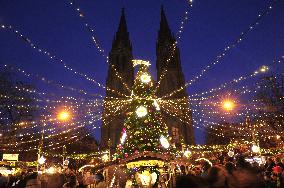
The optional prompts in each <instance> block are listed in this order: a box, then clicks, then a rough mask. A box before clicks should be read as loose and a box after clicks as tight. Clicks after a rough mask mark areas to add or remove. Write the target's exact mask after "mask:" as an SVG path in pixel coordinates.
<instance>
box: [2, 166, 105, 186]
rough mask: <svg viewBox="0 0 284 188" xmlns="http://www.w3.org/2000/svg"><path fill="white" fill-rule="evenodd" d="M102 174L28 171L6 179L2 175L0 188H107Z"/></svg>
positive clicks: (70, 171) (69, 171)
mask: <svg viewBox="0 0 284 188" xmlns="http://www.w3.org/2000/svg"><path fill="white" fill-rule="evenodd" d="M106 187H107V186H106V183H105V181H104V177H103V175H102V174H101V173H97V174H92V173H91V172H90V171H88V172H84V173H83V172H77V173H75V172H74V171H72V170H68V171H64V172H61V173H54V174H40V175H38V173H37V172H33V171H28V172H22V173H21V174H19V175H15V176H13V175H11V174H9V175H8V177H4V176H3V175H2V174H0V188H106Z"/></svg>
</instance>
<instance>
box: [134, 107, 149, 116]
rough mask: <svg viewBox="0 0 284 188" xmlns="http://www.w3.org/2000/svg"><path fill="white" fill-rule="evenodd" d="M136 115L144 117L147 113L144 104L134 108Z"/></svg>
mask: <svg viewBox="0 0 284 188" xmlns="http://www.w3.org/2000/svg"><path fill="white" fill-rule="evenodd" d="M135 112H136V115H137V116H138V117H144V116H146V115H147V113H148V112H147V108H146V107H144V106H139V107H138V108H137V109H136V111H135Z"/></svg>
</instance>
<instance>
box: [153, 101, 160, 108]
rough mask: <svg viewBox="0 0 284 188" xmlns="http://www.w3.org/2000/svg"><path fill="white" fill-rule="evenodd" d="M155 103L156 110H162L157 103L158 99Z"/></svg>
mask: <svg viewBox="0 0 284 188" xmlns="http://www.w3.org/2000/svg"><path fill="white" fill-rule="evenodd" d="M153 101H154V106H155V108H156V110H158V111H159V110H160V106H159V104H158V102H157V100H156V99H154V100H153Z"/></svg>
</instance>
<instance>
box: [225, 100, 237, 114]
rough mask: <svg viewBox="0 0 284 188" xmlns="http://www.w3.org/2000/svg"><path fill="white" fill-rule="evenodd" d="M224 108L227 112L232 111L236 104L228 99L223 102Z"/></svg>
mask: <svg viewBox="0 0 284 188" xmlns="http://www.w3.org/2000/svg"><path fill="white" fill-rule="evenodd" d="M222 106H223V108H224V109H225V110H227V111H232V110H233V109H234V107H235V103H234V101H232V100H230V99H226V100H225V101H223V102H222Z"/></svg>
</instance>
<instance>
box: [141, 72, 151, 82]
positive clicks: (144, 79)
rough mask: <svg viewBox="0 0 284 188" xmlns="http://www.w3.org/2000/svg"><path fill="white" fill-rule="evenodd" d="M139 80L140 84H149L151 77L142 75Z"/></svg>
mask: <svg viewBox="0 0 284 188" xmlns="http://www.w3.org/2000/svg"><path fill="white" fill-rule="evenodd" d="M140 80H141V82H143V83H149V82H150V81H151V76H150V75H148V74H146V73H144V74H142V75H141V76H140Z"/></svg>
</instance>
